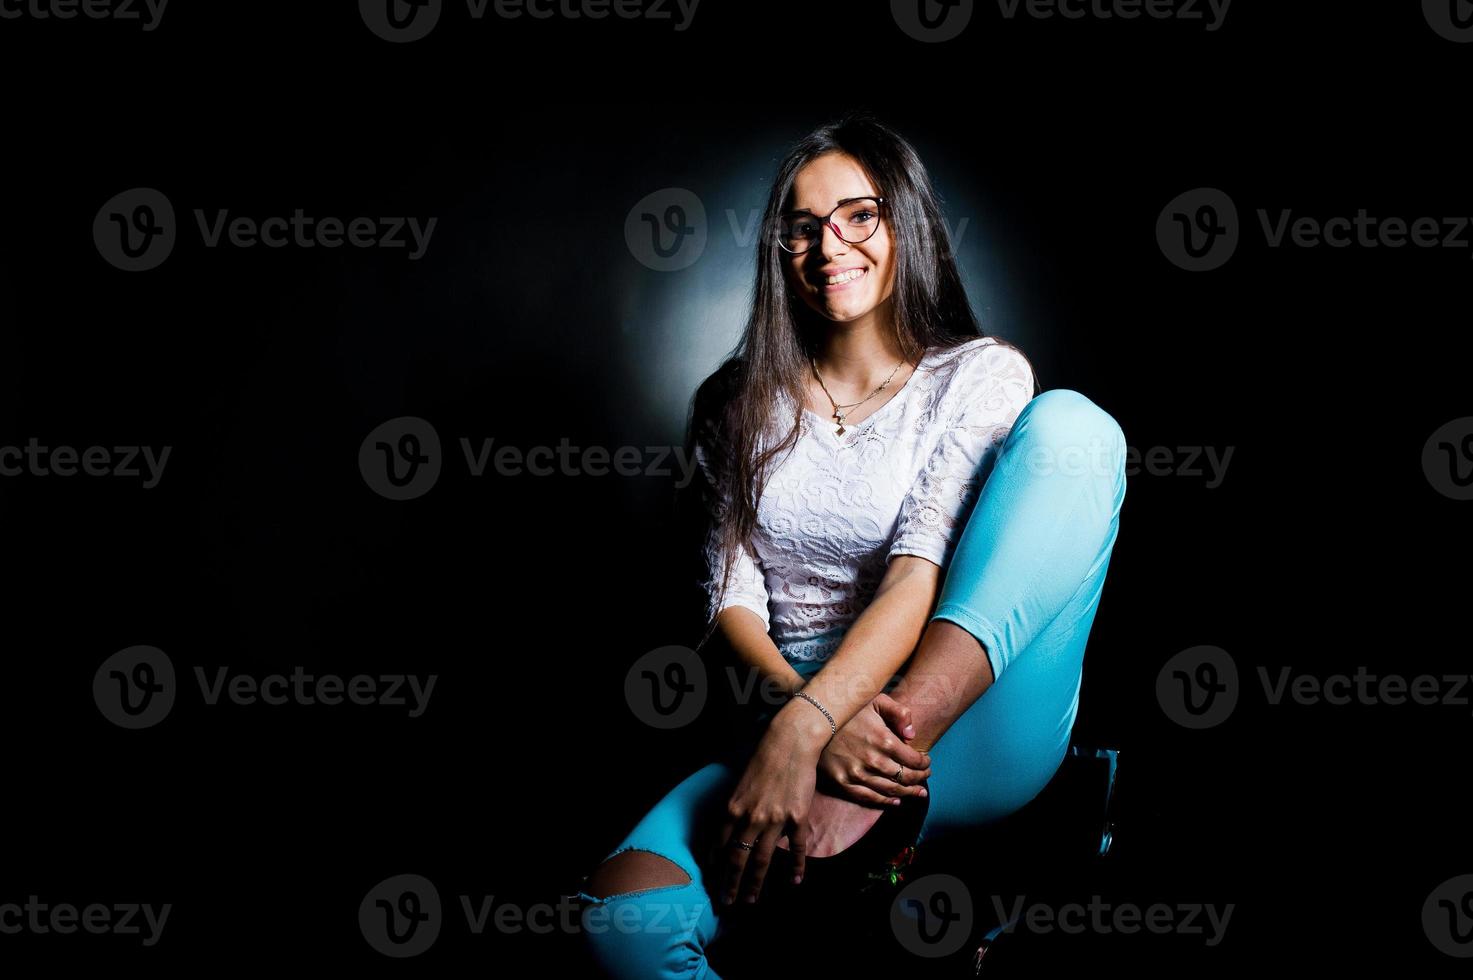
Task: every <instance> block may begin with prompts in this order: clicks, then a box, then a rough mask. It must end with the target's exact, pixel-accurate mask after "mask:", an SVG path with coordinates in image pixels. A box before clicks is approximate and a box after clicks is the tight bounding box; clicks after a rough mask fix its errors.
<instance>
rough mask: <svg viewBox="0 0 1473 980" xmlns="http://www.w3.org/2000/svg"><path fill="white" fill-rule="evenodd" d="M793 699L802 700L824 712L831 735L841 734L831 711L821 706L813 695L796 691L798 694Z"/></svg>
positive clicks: (795, 693)
mask: <svg viewBox="0 0 1473 980" xmlns="http://www.w3.org/2000/svg"><path fill="white" fill-rule="evenodd" d="M793 697H795V698H802V699H803V700H804V701H807V702H808V703H809V704H811V705H813V706H814V707H815V708H817V709H818V710H819V711H822V712H823V716H824V717H825V718H827V719H828V720H829V729H830V734H833V735H837V734H838V733H839V727H838V726H837V725H835V724H834V716H833V715H831V714H829V709H828V708H825V707H824V706H823V705H821V704H819V703H818V701H817V700H815V699H814V697H813V695H811V694H804V693H803V692H802V691H796V692H794V694H793Z"/></svg>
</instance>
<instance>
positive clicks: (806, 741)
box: [768, 693, 835, 765]
mask: <svg viewBox="0 0 1473 980" xmlns="http://www.w3.org/2000/svg"><path fill="white" fill-rule="evenodd" d="M768 733H769V734H770V735H773V736H775V737H776V738H778V739H780V740H781V741H782V743H783V746H784V749H785V750H786V751H788V752H790V753H792V754H795V755H802V756H806V757H811V758H812V759H813V761H814V764H815V765H816V764H817V763H818V759H819V757H820V756H821V755H823V750H824V748H826V747H827V746H828V744H829V741H830V740H831V739H833V737H834V734H835V731H834V725H833V720H832V717H831V716H829V715H828V714H827V712H826V711H825V710H824V709H822V708H820V707H819V706H818V705H817V704H815V703H814V702H812V701H809V700H808V699H807V698H800V697H798V696H797V695H796V693H795V694H794V696H793V697H792V698H790V699H789V700H788V703H787V704H785V705H783V706H782V708H780V709H779V710H778V712H777V715H776V716H775V717H774V718H773V719H772V723H771V725H769V726H768Z"/></svg>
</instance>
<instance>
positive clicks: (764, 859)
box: [710, 709, 830, 904]
mask: <svg viewBox="0 0 1473 980" xmlns="http://www.w3.org/2000/svg"><path fill="white" fill-rule="evenodd" d="M805 710H811V709H805ZM822 734H823V736H825V737H827V736H829V735H830V731H829V728H828V726H827V725H825V726H824V727H823V731H822ZM822 744H823V743H822V741H815V740H814V739H813V738H812V737H811V736H810V735H809V734H804V733H800V732H799V730H798V729H796V728H794V727H792V726H786V725H782V724H779V723H774V724H772V725H770V726H769V727H768V729H767V731H766V732H765V733H764V734H763V736H762V739H761V741H760V742H759V743H758V745H757V749H756V751H755V752H754V753H753V755H752V759H751V761H749V762H748V763H747V768H746V770H745V771H744V772H743V773H742V778H741V780H740V781H739V782H738V783H737V786H736V789H734V790H733V791H732V794H731V799H730V801H728V803H727V805H726V820H725V821H724V822H723V824H722V826H721V831H720V833H719V834H718V835H717V837H716V846H717V850H716V851H715V852H714V853H713V855H712V858H713V861H712V869H711V870H712V874H711V876H710V880H711V881H713V882H715V883H716V884H715V888H714V890H713V895H715V896H719V897H720V900H721V901H722V902H723V903H726V904H730V903H732V902H734V901H736V899H737V893H738V891H739V890H740V891H741V897H742V899H743V900H744V901H748V902H755V901H756V900H757V895H758V894H759V893H760V892H761V890H762V882H763V879H764V878H766V877H767V868H768V865H769V864H771V863H772V852H773V851H774V850H775V849H776V847H777V842H778V840H779V839H780V838H782V837H784V836H786V837H787V838H788V850H789V851H790V852H791V853H792V856H793V879H794V883H797V882H799V881H802V880H803V871H804V867H805V858H806V856H807V854H808V837H809V827H808V808H809V806H810V805H811V804H812V803H813V793H814V789H815V785H816V782H817V778H818V768H817V767H818V755H819V752H820V751H821V746H822ZM739 841H740V842H745V843H747V844H750V845H751V846H750V847H748V848H743V847H740V846H738V842H739ZM744 882H745V883H744Z"/></svg>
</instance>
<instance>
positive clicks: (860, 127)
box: [686, 111, 1011, 649]
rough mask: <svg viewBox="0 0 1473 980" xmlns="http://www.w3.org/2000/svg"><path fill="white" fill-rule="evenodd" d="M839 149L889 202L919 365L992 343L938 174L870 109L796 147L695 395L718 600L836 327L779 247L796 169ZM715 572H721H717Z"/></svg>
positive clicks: (886, 208)
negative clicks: (971, 293) (745, 290)
mask: <svg viewBox="0 0 1473 980" xmlns="http://www.w3.org/2000/svg"><path fill="white" fill-rule="evenodd" d="M835 151H838V152H842V153H845V154H848V155H849V156H851V157H853V158H854V159H855V160H856V161H858V163H859V165H860V166H861V167H862V168H863V169H864V171H865V172H866V173H867V174H868V176H869V178H870V179H871V180H872V181H874V184H875V186H876V187H878V188H879V193H880V194H881V195H882V196H883V197H884V198H885V203H884V205H883V206H882V207H883V212H882V214H883V220H884V221H885V222H886V226H887V231H888V232H889V234H890V236H891V241H892V243H893V244H892V247H893V249H894V256H895V258H894V263H895V266H894V267H895V272H894V274H895V287H894V290H893V291H892V293H891V299H892V301H893V306H894V323H895V331H896V338H897V340H898V341H899V343H900V349H901V350H902V351H906V352H907V356H908V357H910V358H911V363H912V364H916V363H918V362H919V359H920V357H922V356H924V355H925V354H926V353H930V352H933V351H939V350H946V349H949V348H951V347H955V346H957V345H959V344H962V343H965V342H966V341H968V340H974V339H976V338H977V337H979V336H985V334H983V333H982V332H981V330H980V329H979V327H978V324H977V319H976V317H975V316H974V315H973V314H972V308H971V305H970V303H968V301H967V296H966V292H965V291H964V289H963V288H962V281H961V276H960V275H959V274H958V272H957V268H956V261H955V259H954V257H953V252H952V245H951V240H950V237H949V235H948V234H947V231H946V226H945V224H944V223H943V222H942V220H941V210H940V207H939V202H938V197H937V194H936V191H935V189H934V188H933V187H932V186H931V178H930V176H929V175H928V174H927V172H926V168H925V166H924V165H922V163H921V160H920V157H919V156H918V155H917V154H916V151H915V149H914V148H913V147H912V146H911V145H910V143H908V142H906V140H905V139H904V138H903V137H901V136H900V134H899V133H897V132H895V131H894V130H893V129H891V128H890V127H889V126H887V125H885V124H884V123H882V122H881V121H880V120H879V119H877V118H876V117H875V116H874V115H872V114H871V113H869V112H866V111H855V112H849V113H846V114H845V115H843V116H841V117H840V118H839V119H837V120H835V121H833V122H830V123H828V124H827V125H824V126H821V127H820V128H818V129H816V130H814V131H813V132H811V133H809V134H808V135H807V136H805V137H804V138H803V139H802V140H800V141H799V142H798V143H797V144H796V145H795V146H794V147H793V148H792V150H790V151H789V153H788V155H787V156H786V157H785V158H784V159H783V161H782V164H781V165H780V166H779V168H778V171H777V176H776V178H775V179H774V180H773V182H772V190H771V192H770V194H769V195H768V198H767V207H766V209H765V211H764V212H763V215H762V228H761V235H760V237H759V240H758V244H757V280H756V289H755V293H754V296H753V300H752V310H751V313H750V315H749V316H748V318H747V324H746V328H745V330H744V332H743V335H742V338H741V340H740V341H739V342H738V344H737V346H736V347H735V348H733V349H732V351H731V352H730V353H729V354H728V355H727V358H726V360H725V362H724V363H723V364H722V365H721V367H720V368H718V369H717V370H716V371H715V372H714V373H713V374H712V375H711V376H710V377H708V378H707V379H706V380H705V381H703V382H702V383H701V385H700V387H699V388H698V389H697V391H696V393H695V396H694V398H693V399H692V407H691V414H690V421H689V424H688V427H687V433H688V435H687V439H686V443H687V445H688V446H694V445H695V442H696V441H699V442H700V443H702V444H703V446H704V448H705V450H706V456H707V459H708V461H709V465H710V467H711V470H712V473H713V480H714V486H710V487H703V488H702V490H703V491H704V493H705V499H704V501H703V509H704V511H705V513H706V514H708V515H709V524H708V528H707V538H706V543H707V546H708V547H711V548H715V547H720V548H722V549H724V553H725V555H726V558H727V560H726V562H725V564H724V566H723V567H722V568H721V569H720V572H719V578H720V587H719V591H718V593H717V595H718V596H720V597H722V598H724V597H725V595H726V592H727V588H728V587H729V585H730V581H731V569H732V564H733V561H734V559H735V557H736V554H737V549H738V548H741V547H744V546H745V545H746V543H747V542H749V541H750V540H751V536H752V531H753V529H754V528H755V527H756V524H757V505H758V502H759V501H760V500H761V497H762V489H763V487H764V486H765V485H766V481H767V477H768V473H769V471H770V469H771V466H772V464H773V462H774V460H775V459H776V458H777V456H778V455H779V454H781V453H784V452H786V451H788V450H789V449H791V448H792V446H793V445H794V444H795V443H796V441H797V439H798V434H799V428H798V424H799V421H800V420H801V418H802V412H803V408H802V406H803V404H804V402H805V400H806V390H805V389H806V383H807V382H806V378H807V376H808V374H809V372H810V370H811V368H810V364H809V360H808V358H809V355H810V354H811V353H813V352H814V350H815V347H814V344H815V341H816V340H817V339H818V338H819V337H821V336H822V331H824V330H825V329H827V327H828V322H827V321H826V320H824V319H823V318H822V317H820V316H818V315H817V314H816V313H814V312H813V311H812V310H811V309H809V308H808V307H807V306H806V305H804V304H803V303H802V301H801V300H800V299H799V298H798V297H797V296H795V295H793V293H792V292H791V291H790V290H789V289H788V287H787V283H786V281H785V280H784V278H783V266H784V263H785V262H787V261H788V259H787V254H788V253H786V252H784V251H782V250H781V249H780V248H779V246H778V244H777V233H778V223H779V216H780V215H781V213H782V212H783V211H784V210H785V209H786V205H787V202H788V198H789V195H790V194H791V192H792V188H793V181H794V179H795V178H796V176H797V174H798V172H799V171H800V170H802V169H803V167H804V166H806V165H807V164H808V163H809V162H810V161H811V160H813V159H814V158H816V157H819V156H822V155H823V154H826V153H832V152H835ZM1009 346H1011V345H1009ZM784 394H786V395H787V396H788V397H789V398H790V399H791V400H790V402H789V404H791V405H793V406H794V411H793V415H792V418H791V419H789V420H787V423H789V424H788V425H787V432H786V434H785V435H783V437H782V438H781V439H772V438H769V437H771V436H773V435H775V434H776V433H774V432H771V431H770V430H771V428H772V426H773V421H772V420H773V415H774V412H773V407H774V406H775V405H776V404H778V399H779V397H780V396H782V395H784ZM707 574H708V576H712V575H714V570H711V569H708V570H707ZM717 608H719V602H718V603H717ZM715 628H716V618H715V617H710V618H708V620H707V622H706V630H705V633H704V635H703V636H702V637H701V639H700V642H699V643H698V644H697V649H699V648H700V647H702V646H704V645H705V644H706V642H707V640H709V639H710V637H711V634H712V633H713V632H714V630H715Z"/></svg>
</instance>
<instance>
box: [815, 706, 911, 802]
mask: <svg viewBox="0 0 1473 980" xmlns="http://www.w3.org/2000/svg"><path fill="white" fill-rule="evenodd" d="M914 737H915V729H914V728H913V727H911V721H910V709H909V708H907V707H905V706H904V705H902V704H898V703H897V702H896V701H895V699H893V698H891V697H890V695H888V694H876V695H875V696H874V698H873V699H872V700H871V701H870V703H869V704H868V705H867V706H866V707H865V708H864V709H863V710H861V711H860V712H859V713H858V714H856V715H855V716H854V717H853V718H851V719H850V720H849V722H848V724H846V725H845V726H844V727H843V728H841V729H839V731H838V733H837V734H836V735H835V736H834V737H833V738H832V739H831V740H830V741H829V744H828V745H827V747H825V748H824V750H823V753H822V755H821V756H820V757H819V763H818V769H819V772H821V773H823V774H824V775H825V776H827V777H828V778H829V779H831V780H833V782H834V783H835V784H836V785H837V786H838V791H837V792H836V793H835V795H836V796H837V795H842V796H844V797H845V798H847V799H851V800H853V801H854V802H856V803H867V804H870V805H876V804H878V805H884V804H887V803H889V802H890V801H891V800H896V801H897V802H898V801H899V799H900V797H902V796H924V795H925V793H926V789H925V787H924V786H920V785H918V784H919V783H921V782H922V781H924V780H926V779H929V778H930V777H931V757H930V756H929V755H927V754H925V753H923V752H918V751H916V750H915V749H913V748H911V747H910V746H909V745H906V744H905V741H904V740H905V739H908V738H914ZM897 770H903V771H901V774H900V781H898V782H897V781H896V779H895V773H896V771H897Z"/></svg>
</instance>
